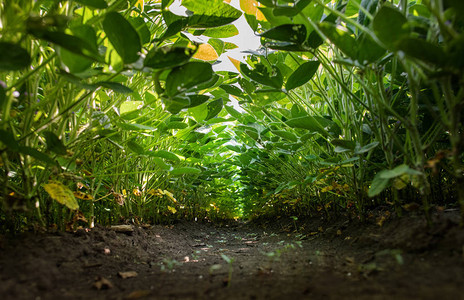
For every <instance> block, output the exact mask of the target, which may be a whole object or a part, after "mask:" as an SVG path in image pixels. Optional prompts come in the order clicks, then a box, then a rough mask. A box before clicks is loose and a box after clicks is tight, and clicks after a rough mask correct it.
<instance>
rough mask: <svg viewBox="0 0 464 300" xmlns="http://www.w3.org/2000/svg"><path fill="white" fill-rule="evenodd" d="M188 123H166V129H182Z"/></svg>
mask: <svg viewBox="0 0 464 300" xmlns="http://www.w3.org/2000/svg"><path fill="white" fill-rule="evenodd" d="M187 127H188V124H187V123H185V122H180V121H174V122H169V123H168V124H167V129H184V128H187Z"/></svg>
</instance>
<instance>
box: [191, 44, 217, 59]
mask: <svg viewBox="0 0 464 300" xmlns="http://www.w3.org/2000/svg"><path fill="white" fill-rule="evenodd" d="M218 57H219V56H218V54H217V52H216V50H214V48H213V46H211V45H210V44H201V45H200V46H199V47H198V50H197V52H196V53H195V55H194V56H193V58H196V59H201V60H204V61H212V60H216V59H218Z"/></svg>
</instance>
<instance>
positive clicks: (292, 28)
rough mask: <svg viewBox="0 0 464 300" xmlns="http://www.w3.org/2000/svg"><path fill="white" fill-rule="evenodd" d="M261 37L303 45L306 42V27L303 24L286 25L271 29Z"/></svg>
mask: <svg viewBox="0 0 464 300" xmlns="http://www.w3.org/2000/svg"><path fill="white" fill-rule="evenodd" d="M260 36H261V37H264V38H268V39H272V40H276V41H283V42H290V43H297V44H302V43H303V42H304V41H305V40H306V27H305V26H304V25H301V24H284V25H280V26H277V27H274V28H271V29H269V30H267V31H265V32H263V33H262V34H260Z"/></svg>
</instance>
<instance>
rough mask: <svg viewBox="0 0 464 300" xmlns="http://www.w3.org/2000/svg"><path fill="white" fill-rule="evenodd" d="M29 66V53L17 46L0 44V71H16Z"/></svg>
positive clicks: (5, 43)
mask: <svg viewBox="0 0 464 300" xmlns="http://www.w3.org/2000/svg"><path fill="white" fill-rule="evenodd" d="M30 64H31V57H30V55H29V53H28V52H27V51H26V50H25V49H24V48H22V47H21V46H19V45H16V44H13V43H7V42H0V71H17V70H22V69H25V68H27V67H28V66H29V65H30Z"/></svg>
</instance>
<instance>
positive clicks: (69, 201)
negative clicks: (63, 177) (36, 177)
mask: <svg viewBox="0 0 464 300" xmlns="http://www.w3.org/2000/svg"><path fill="white" fill-rule="evenodd" d="M43 188H44V189H45V191H46V192H47V193H48V194H49V195H50V197H51V198H52V199H53V200H55V201H57V202H58V203H61V204H63V205H65V206H66V207H68V208H69V209H72V210H76V209H79V204H78V203H77V200H76V198H75V197H74V194H73V192H72V191H71V190H70V189H69V188H68V187H67V186H65V185H64V184H62V183H61V182H58V181H50V182H49V183H47V184H44V185H43Z"/></svg>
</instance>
